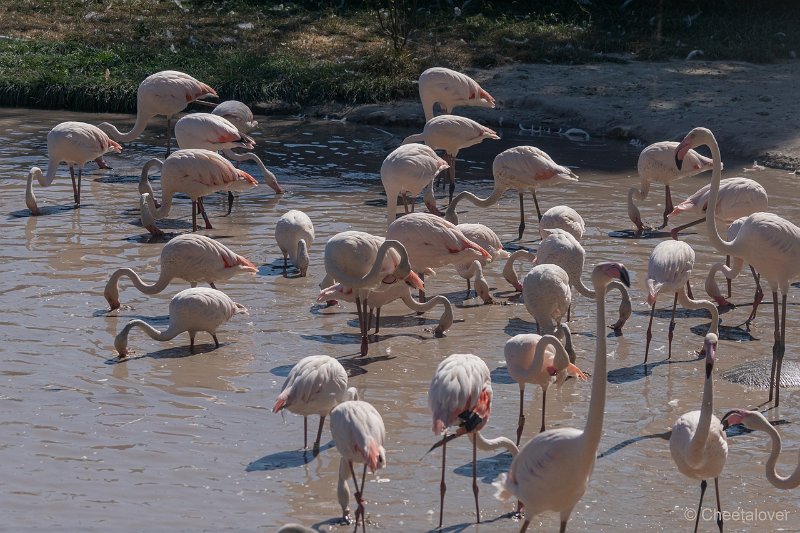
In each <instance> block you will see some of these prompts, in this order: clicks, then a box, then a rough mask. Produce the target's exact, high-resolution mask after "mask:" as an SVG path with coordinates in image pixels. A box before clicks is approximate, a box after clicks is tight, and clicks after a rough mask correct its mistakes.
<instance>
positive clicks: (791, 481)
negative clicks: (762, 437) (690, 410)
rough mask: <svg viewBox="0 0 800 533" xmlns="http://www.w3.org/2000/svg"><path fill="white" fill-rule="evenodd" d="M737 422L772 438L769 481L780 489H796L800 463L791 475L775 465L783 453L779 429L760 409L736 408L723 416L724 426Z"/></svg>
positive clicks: (798, 483) (799, 482)
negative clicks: (776, 468) (779, 470)
mask: <svg viewBox="0 0 800 533" xmlns="http://www.w3.org/2000/svg"><path fill="white" fill-rule="evenodd" d="M736 424H743V425H744V427H746V428H747V429H752V430H757V431H763V432H765V433H766V434H767V435H769V438H770V439H771V440H772V448H771V450H770V453H769V458H768V459H767V464H766V472H767V481H769V482H770V483H771V484H772V486H773V487H775V488H778V489H784V490H788V489H796V488H797V487H800V464H798V465H797V466H796V467H795V469H794V472H792V474H791V475H790V476H782V475H780V474H779V473H778V472H777V471H776V470H775V465H777V464H778V457H780V455H781V434H780V433H778V430H777V429H775V428H774V427H772V424H770V423H769V420H767V419H766V418H764V415H763V414H761V412H759V411H746V410H744V409H734V410H733V411H729V412H728V413H726V414H725V416H723V417H722V427H723V428H727V427H728V426H734V425H736Z"/></svg>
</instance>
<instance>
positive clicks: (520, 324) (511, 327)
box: [503, 317, 536, 337]
mask: <svg viewBox="0 0 800 533" xmlns="http://www.w3.org/2000/svg"><path fill="white" fill-rule="evenodd" d="M503 331H504V332H505V334H506V335H508V336H509V337H513V336H514V335H519V334H520V333H536V322H528V321H527V320H522V319H521V318H516V317H515V318H512V319H510V320H509V321H508V324H506V327H504V328H503Z"/></svg>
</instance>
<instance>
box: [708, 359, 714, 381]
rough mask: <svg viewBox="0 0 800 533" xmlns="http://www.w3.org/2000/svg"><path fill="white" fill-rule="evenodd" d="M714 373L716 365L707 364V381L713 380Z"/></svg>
mask: <svg viewBox="0 0 800 533" xmlns="http://www.w3.org/2000/svg"><path fill="white" fill-rule="evenodd" d="M713 371H714V363H706V379H710V378H711V373H712V372H713Z"/></svg>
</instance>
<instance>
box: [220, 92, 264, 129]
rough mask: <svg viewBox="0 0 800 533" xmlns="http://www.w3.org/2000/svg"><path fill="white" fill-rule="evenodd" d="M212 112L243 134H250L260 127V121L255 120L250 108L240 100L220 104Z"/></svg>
mask: <svg viewBox="0 0 800 533" xmlns="http://www.w3.org/2000/svg"><path fill="white" fill-rule="evenodd" d="M211 112H212V113H214V114H215V115H219V116H220V117H222V118H224V119H226V120H227V121H228V122H230V123H231V124H233V125H234V126H236V129H237V130H239V133H241V134H248V133H250V132H251V131H253V130H254V129H256V127H257V126H258V121H257V120H254V119H253V112H252V111H251V110H250V107H249V106H247V104H244V103H242V102H240V101H238V100H225V101H224V102H220V103H219V104H217V106H216V107H214V109H212V110H211Z"/></svg>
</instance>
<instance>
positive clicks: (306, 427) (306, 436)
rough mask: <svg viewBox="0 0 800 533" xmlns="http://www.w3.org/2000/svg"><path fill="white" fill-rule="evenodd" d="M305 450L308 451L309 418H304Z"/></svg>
mask: <svg viewBox="0 0 800 533" xmlns="http://www.w3.org/2000/svg"><path fill="white" fill-rule="evenodd" d="M303 449H304V450H307V449H308V417H307V416H304V417H303Z"/></svg>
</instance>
